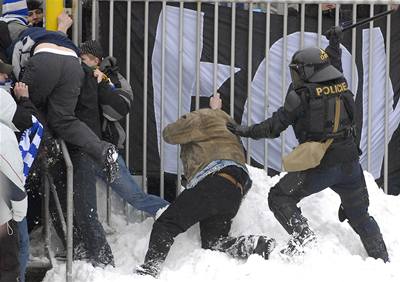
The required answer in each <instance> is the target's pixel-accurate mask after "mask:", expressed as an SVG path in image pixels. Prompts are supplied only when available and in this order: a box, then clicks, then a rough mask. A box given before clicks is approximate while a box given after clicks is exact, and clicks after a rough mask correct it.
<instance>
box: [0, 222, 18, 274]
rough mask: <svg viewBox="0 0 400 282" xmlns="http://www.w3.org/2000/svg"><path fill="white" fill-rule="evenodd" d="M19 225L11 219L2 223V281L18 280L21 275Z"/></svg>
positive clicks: (0, 266)
mask: <svg viewBox="0 0 400 282" xmlns="http://www.w3.org/2000/svg"><path fill="white" fill-rule="evenodd" d="M18 240H19V239H18V225H17V223H16V222H15V221H13V220H10V221H9V222H8V223H5V224H3V225H0V282H14V281H15V282H17V281H18V277H19V273H20V272H19V260H18V251H19V247H18Z"/></svg>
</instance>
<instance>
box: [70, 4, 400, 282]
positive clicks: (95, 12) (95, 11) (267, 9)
mask: <svg viewBox="0 0 400 282" xmlns="http://www.w3.org/2000/svg"><path fill="white" fill-rule="evenodd" d="M76 2H78V3H76V5H75V7H76V9H75V15H78V16H81V15H82V12H81V11H82V6H81V5H82V1H76ZM100 2H109V5H110V6H109V7H110V9H109V22H108V23H102V24H107V25H108V26H109V39H108V40H109V46H108V49H109V55H113V50H114V45H113V44H114V40H113V37H114V32H126V34H127V37H126V42H124V43H121V44H125V45H126V50H127V53H126V66H125V67H126V78H127V80H128V82H130V81H131V77H130V73H131V71H130V67H131V53H130V50H131V49H130V44H131V33H130V31H131V27H132V22H131V13H132V3H133V2H144V19H145V22H144V35H143V36H144V54H143V61H144V71H143V100H144V105H147V103H148V85H147V81H148V69H149V62H148V52H149V51H148V50H149V41H148V32H149V4H150V2H153V1H150V0H147V1H146V0H92V1H91V9H92V10H91V11H92V17H91V27H92V32H91V38H84V40H87V39H98V35H99V30H98V26H99V20H100V19H99V3H100ZM116 2H127V9H126V14H127V23H126V27H127V29H126V30H115V29H114V17H115V14H114V4H115V3H116ZM157 2H159V3H162V11H165V9H166V6H167V4H168V3H170V2H179V9H180V10H179V11H180V12H179V23H180V24H179V26H180V27H179V61H178V63H177V64H178V66H179V73H178V77H179V78H178V89H179V92H178V97H179V99H178V101H177V103H178V105H179V106H178V109H179V110H178V113H177V116H181V115H182V97H183V95H184V93H183V92H182V84H183V48H184V46H183V10H184V4H185V3H189V2H190V3H196V5H197V27H196V28H197V30H196V33H197V40H196V46H197V47H196V58H194V59H196V85H195V89H196V97H195V104H196V107H195V108H196V109H198V108H199V105H200V83H201V81H200V66H199V62H200V55H201V54H200V34H201V30H200V13H201V6H202V4H203V3H213V4H214V5H215V9H214V12H215V14H214V42H218V36H219V35H218V16H219V13H218V7H219V5H228V6H229V7H231V9H232V14H231V21H232V30H231V38H232V40H231V42H232V45H231V51H230V52H231V56H230V57H231V62H230V70H231V71H230V73H231V81H230V83H231V87H230V99H231V104H230V115H231V116H232V117H233V116H234V106H233V105H234V100H235V93H234V83H235V80H234V78H235V76H234V73H235V56H234V54H235V40H234V38H235V22H236V20H237V18H236V11H237V6H238V5H242V4H244V5H245V9H247V10H248V15H249V17H248V19H249V22H248V29H249V33H248V42H249V43H248V54H247V61H248V65H249V66H250V67H249V68H248V74H247V83H248V85H250V83H251V80H252V72H251V69H252V68H251V63H252V36H253V32H252V29H253V26H252V25H253V11H254V9H255V8H257V9H260V7H261V9H262V11H263V12H264V13H265V17H266V31H265V32H266V37H265V45H266V46H270V31H269V26H270V18H271V14H272V13H275V12H276V9H275V8H274V5H276V4H279V5H281V6H280V10H281V11H282V16H283V58H282V64H286V61H287V57H286V56H287V55H286V54H287V44H288V42H287V37H288V22H287V21H288V7H289V5H291V4H298V5H299V7H300V11H301V12H300V13H301V21H300V34H301V36H300V46H301V47H303V46H304V33H305V22H306V20H307V18H306V16H305V5H306V4H318V31H317V34H318V37H319V38H321V35H322V32H323V31H322V14H323V9H322V7H323V6H322V5H323V3H325V2H326V1H322V0H321V1H291V0H286V1H285V0H280V1H275V2H273V1H262V0H254V1H157ZM394 3H398V4H400V1H377V0H374V1H372V0H371V1H367V0H365V1H363V0H361V1H337V2H335V4H336V10H335V24H336V25H338V24H339V18H340V13H341V11H340V6H341V4H351V5H352V10H353V14H352V22H353V23H355V22H356V20H357V18H356V17H357V12H356V11H357V6H358V5H359V4H370V15H371V16H373V15H374V6H375V5H387V9H390V8H391V6H390V5H391V4H394ZM162 15H163V16H162V18H161V19H160V20H161V21H162V23H163V29H162V38H163V43H162V54H161V92H162V95H161V97H162V98H161V113H162V114H161V120H160V124H161V129H162V128H163V127H164V126H165V124H164V99H163V94H164V83H165V81H164V78H165V33H166V30H165V26H166V25H165V22H166V20H167V19H166V13H164V12H163V13H162ZM386 21H387V28H386V33H387V34H390V31H391V16H390V15H389V16H387V20H386ZM75 22H77V23H78V24H76V25H75V26H74V41H75V42H76V43H79V42H80V41H82V37H81V36H82V19H81V18H79V20H78V21H75ZM372 28H373V23H370V25H369V29H370V36H369V40H370V43H372V40H373V36H372ZM320 43H321V41H320V40H318V42H317V45H318V46H320ZM369 46H370V47H369V48H370V49H369V51H370V52H369V54H372V49H371V48H373V47H372V44H370V45H369ZM356 47H357V46H356V30H355V29H353V30H352V46H351V51H352V53H353V54H355V52H356ZM385 50H386V75H385V76H386V80H385V83H386V90H385V93H384V94H385V95H384V99H385V115H384V155H385V156H388V153H389V152H388V143H389V128H388V116H389V109H390V105H389V101H390V97H389V95H388V93H389V87H390V83H389V80H390V77H389V67H390V50H391V46H390V36H388V37H387V38H386V42H385ZM213 51H214V62H213V81H214V82H213V90H214V93H216V92H217V74H218V62H217V61H218V60H217V59H218V44H214V50H213ZM265 58H266V60H265V62H266V63H265V69H266V72H265V81H264V83H265V86H266V87H265V89H266V91H265V94H264V95H265V96H264V97H265V100H264V106H265V107H266V108H268V107H269V95H270V93H268V91H267V89H268V83H269V82H268V81H269V80H268V77H269V72H270V69H269V64H268V61H269V59H270V50H269V48H265ZM369 62H370V63H369V72H370V73H371V68H372V55H370V57H369ZM355 67H356V62H355V56H352V69H351V81H352V82H354V80H355V79H354V78H355V76H356V69H355ZM281 79H282V85H283V86H284V87H282V92H281V94H282V103H283V101H284V98H285V96H286V88H287V85H286V71H285V69H284V68H283V70H282V73H281ZM368 79H369V83H368V86H369V87H368V97H372V95H373V93H372V88H371V84H372V81H373V79H374V78H373V77H372V76H369V77H368ZM247 89H248V93H247V96H248V98H247V101H248V115H247V122H248V123H251V109H252V91H251V87H248V88H247ZM351 89H352V90H353V92H355V91H356V90H357V89H355V85H354V84H353V83H352V84H351ZM371 101H372V99H368V102H369V103H368V134H367V136H368V139H367V140H368V141H367V150H368V151H367V158H368V167H367V169H368V170H370V168H371V147H372V145H371V139H372V136H371V127H372V122H371V119H372V107H373V105H372V104H371ZM147 115H148V112H147V107H144V109H143V117H144V118H143V133H142V134H143V151H142V152H138V154H139V153H142V154H143V164H142V167H143V174H142V187H143V189H144V191H145V192H147V174H148V171H147V161H146V159H147V157H146V156H147V127H148V125H147ZM265 118H267V116H265ZM127 121H128V122H127V125H126V133H127V139H126V148H129V146H130V138H131V137H130V134H131V133H130V124H129V118H127ZM161 135H162V134H161ZM281 140H282V141H281V148H282V152H284V146H285V142H286V140H285V135H284V134H283V136H282V139H281ZM159 148H160V150H159V152H160V160H161V164H160V174H159V176H160V193H161V196H162V197H163V195H164V173H165V171H164V163H165V161H166V160H165V158H164V142H163V141H162V138H161V141H160V144H159ZM63 149H64V146H63ZM247 150H248V154H247V155H248V159H247V161H248V162H250V152H251V150H252V146H251V141H250V139H248V140H247ZM268 151H269V148H268V142H267V141H265V144H264V167H265V169H267V167H268ZM128 152H129V149H127V150H126V155H125V158H126V164H127V166H128V167H129V163H130V160H129V154H128ZM179 153H180V150H179V149H178V154H177V156H176V158H177V160H179ZM178 164H180V162H179V161H178ZM181 174H182V167H181V165H179V166H178V173H177V175H178V176H177V180H176V181H177V187H178V188H179V187H180V186H181ZM383 175H384V190H385V192H387V190H388V184H387V179H388V177H387V176H388V158H387V157H385V158H384V163H383ZM71 177H72V175H71ZM71 195H72V194H71ZM108 195H109V194H108ZM69 200H70V201H71V203H70V207H72V199H69ZM107 202H108V205H107V206H108V209H110V204H109V200H107ZM107 214H110V213H109V212H108V213H107ZM68 218H69V217H68ZM108 219H109V216H108ZM71 220H72V219H71ZM108 221H109V220H108ZM68 226H70V225H68ZM68 230H69V229H68ZM71 236H72V235H71V233H68V237H69V240H72V237H71ZM68 242H70V241H68ZM68 251H69V252H68V263H67V281H71V280H69V279H71V271H72V270H71V261H72V250H70V249H69V248H68ZM70 252H71V253H70Z"/></svg>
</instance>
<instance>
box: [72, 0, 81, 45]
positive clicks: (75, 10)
mask: <svg viewBox="0 0 400 282" xmlns="http://www.w3.org/2000/svg"><path fill="white" fill-rule="evenodd" d="M72 15H73V20H74V24H73V25H72V42H74V44H75V45H78V43H79V42H78V37H79V36H78V35H79V25H80V23H81V21H80V20H79V4H78V0H73V1H72Z"/></svg>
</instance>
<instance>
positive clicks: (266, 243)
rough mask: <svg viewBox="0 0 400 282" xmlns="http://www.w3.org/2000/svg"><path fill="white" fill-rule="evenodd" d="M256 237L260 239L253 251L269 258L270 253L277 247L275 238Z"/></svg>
mask: <svg viewBox="0 0 400 282" xmlns="http://www.w3.org/2000/svg"><path fill="white" fill-rule="evenodd" d="M255 237H258V240H257V244H256V246H255V248H254V250H253V253H254V254H257V255H260V256H262V257H263V258H264V259H268V258H269V255H270V254H271V253H272V251H273V250H274V249H275V247H276V241H275V239H273V238H268V237H267V236H255Z"/></svg>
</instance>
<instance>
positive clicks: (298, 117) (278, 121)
mask: <svg viewBox="0 0 400 282" xmlns="http://www.w3.org/2000/svg"><path fill="white" fill-rule="evenodd" d="M337 95H339V96H340V99H341V115H340V123H339V129H338V131H337V133H336V134H333V123H334V113H335V110H334V103H335V97H336V96H337ZM354 109H355V103H354V100H353V94H352V93H351V92H350V91H349V90H348V89H347V83H346V80H345V79H344V78H343V79H339V80H334V81H329V82H326V83H321V84H305V87H303V88H301V89H299V90H296V91H294V90H293V89H292V87H289V91H288V94H287V96H286V99H285V104H284V106H283V107H280V108H279V109H278V110H277V111H276V112H274V113H273V114H272V116H271V117H270V118H268V119H267V120H265V121H263V122H261V123H258V124H254V125H252V126H251V128H250V136H249V137H251V138H253V139H259V138H276V137H279V135H280V133H281V132H282V131H284V130H285V129H286V128H288V127H289V126H290V125H291V126H293V129H294V132H295V135H296V138H297V139H298V141H299V143H300V144H301V143H304V142H307V141H325V140H327V139H329V138H334V141H333V143H332V144H331V146H330V147H329V148H328V150H327V152H326V154H325V156H324V158H323V159H322V161H321V164H320V166H322V167H323V166H332V165H335V164H337V163H345V162H350V161H354V160H357V159H358V156H359V151H358V146H357V145H356V143H355V140H354V131H355V130H354Z"/></svg>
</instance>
